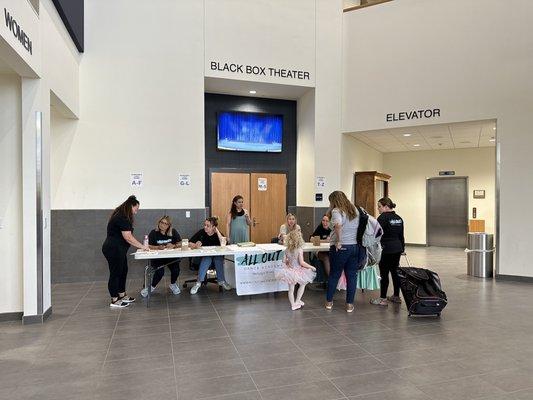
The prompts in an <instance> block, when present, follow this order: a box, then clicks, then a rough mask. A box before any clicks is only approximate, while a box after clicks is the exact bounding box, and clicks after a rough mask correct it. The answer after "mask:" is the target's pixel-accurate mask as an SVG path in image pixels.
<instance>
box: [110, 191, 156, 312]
mask: <svg viewBox="0 0 533 400" xmlns="http://www.w3.org/2000/svg"><path fill="white" fill-rule="evenodd" d="M138 210H139V200H137V198H136V197H135V196H130V197H128V199H127V200H126V201H125V202H124V203H122V204H121V205H120V206H118V207H117V208H115V210H114V211H113V213H112V214H111V217H110V218H109V222H108V223H107V237H106V239H105V241H104V244H103V245H102V253H104V256H105V258H106V260H107V263H108V264H109V281H108V283H107V288H108V290H109V294H110V295H111V303H110V304H109V306H110V307H112V308H124V307H127V306H129V305H130V303H133V302H134V301H135V298H133V297H129V296H127V295H126V279H127V277H128V249H129V248H130V245H132V246H135V247H137V248H138V249H142V250H146V251H148V250H149V248H148V247H145V246H143V244H142V243H140V242H139V241H138V240H137V239H135V238H134V237H133V217H134V215H135V214H137V211H138Z"/></svg>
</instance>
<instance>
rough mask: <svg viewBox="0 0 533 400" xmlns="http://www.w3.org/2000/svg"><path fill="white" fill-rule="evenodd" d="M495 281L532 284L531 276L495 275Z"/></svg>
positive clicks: (532, 278) (532, 277)
mask: <svg viewBox="0 0 533 400" xmlns="http://www.w3.org/2000/svg"><path fill="white" fill-rule="evenodd" d="M496 280H498V281H508V282H522V283H533V276H518V275H501V274H496Z"/></svg>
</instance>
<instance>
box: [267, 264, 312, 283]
mask: <svg viewBox="0 0 533 400" xmlns="http://www.w3.org/2000/svg"><path fill="white" fill-rule="evenodd" d="M274 276H275V277H276V279H277V280H278V281H282V282H285V283H288V284H289V285H295V284H297V283H299V284H300V285H307V284H308V283H311V282H313V281H314V280H315V276H316V273H315V272H314V271H313V270H310V269H309V268H303V267H300V266H298V267H288V266H284V267H282V268H278V269H276V270H275V271H274Z"/></svg>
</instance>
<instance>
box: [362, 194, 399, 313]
mask: <svg viewBox="0 0 533 400" xmlns="http://www.w3.org/2000/svg"><path fill="white" fill-rule="evenodd" d="M395 207H396V204H394V203H393V202H392V200H391V199H389V198H388V197H384V198H382V199H380V200H379V201H378V211H379V214H380V215H379V217H378V222H379V224H380V225H381V227H382V228H383V236H382V237H381V246H382V247H383V252H382V254H381V260H380V262H379V272H380V275H381V297H380V298H377V299H372V300H370V303H372V304H375V305H377V306H387V305H388V302H387V301H390V302H391V303H401V302H402V301H401V299H400V278H399V277H398V266H399V265H400V257H401V255H402V253H403V252H404V251H405V239H404V236H403V219H402V217H400V216H399V215H398V214H396V213H395V212H394V208H395ZM389 273H390V274H391V276H392V285H393V287H394V294H393V296H390V297H387V289H388V288H389Z"/></svg>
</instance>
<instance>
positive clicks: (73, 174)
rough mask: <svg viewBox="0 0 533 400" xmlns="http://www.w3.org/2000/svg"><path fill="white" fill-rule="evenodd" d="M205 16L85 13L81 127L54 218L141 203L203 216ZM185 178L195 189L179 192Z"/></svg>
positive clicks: (190, 4)
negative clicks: (135, 199)
mask: <svg viewBox="0 0 533 400" xmlns="http://www.w3.org/2000/svg"><path fill="white" fill-rule="evenodd" d="M203 13H204V7H203V2H201V1H196V0H186V1H179V2H169V1H164V0H158V1H152V2H150V4H148V3H146V4H141V3H139V4H137V3H136V4H135V6H132V5H131V2H130V1H128V0H119V1H113V2H111V3H110V2H108V1H104V0H99V1H91V2H87V3H86V4H85V23H86V31H85V41H86V43H85V54H84V56H83V60H82V62H81V64H80V116H81V119H80V121H79V122H78V124H77V126H76V127H75V132H74V134H73V136H72V139H71V143H70V144H69V146H70V149H69V151H68V155H66V154H65V153H63V154H62V155H61V157H62V158H63V159H64V162H60V163H58V164H62V166H61V168H62V170H63V172H62V174H61V176H60V178H59V179H57V180H56V182H58V186H57V188H54V191H55V195H54V200H53V204H52V207H53V208H54V209H108V208H112V207H114V206H116V205H117V204H119V203H120V202H121V201H123V200H124V199H125V198H126V197H127V196H128V195H130V194H131V193H136V194H137V195H138V196H139V199H140V201H141V207H146V208H179V207H203V205H204V168H205V166H204V117H203V115H204V102H203V96H204V91H203V79H204V76H203V55H204V39H203V24H202V21H203ZM140 21H142V23H140ZM56 144H57V142H56ZM63 150H64V149H63ZM58 164H56V167H57V165H58ZM135 172H143V173H144V186H143V187H142V188H140V189H136V190H134V189H133V188H131V187H130V182H129V178H130V173H135ZM180 172H181V173H189V174H191V176H192V187H191V188H190V189H183V188H181V189H178V187H177V183H176V182H177V176H178V173H180ZM55 176H56V178H57V176H58V175H57V174H56V175H55Z"/></svg>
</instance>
